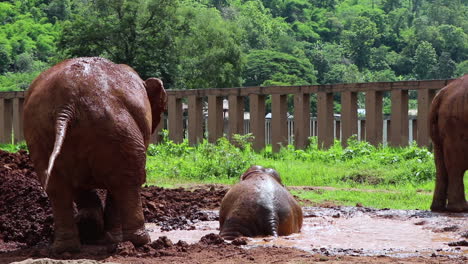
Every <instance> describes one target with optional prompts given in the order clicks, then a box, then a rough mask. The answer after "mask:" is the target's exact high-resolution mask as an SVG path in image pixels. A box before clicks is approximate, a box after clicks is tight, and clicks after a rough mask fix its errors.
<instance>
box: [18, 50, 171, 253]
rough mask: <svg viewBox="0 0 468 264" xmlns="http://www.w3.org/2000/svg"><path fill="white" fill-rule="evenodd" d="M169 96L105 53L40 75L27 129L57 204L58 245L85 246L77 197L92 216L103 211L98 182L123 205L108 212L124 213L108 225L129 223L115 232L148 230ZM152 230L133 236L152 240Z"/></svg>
mask: <svg viewBox="0 0 468 264" xmlns="http://www.w3.org/2000/svg"><path fill="white" fill-rule="evenodd" d="M165 99H166V95H165V91H164V88H163V86H162V82H161V81H159V80H157V79H149V80H147V81H146V82H144V81H143V80H141V79H140V77H139V76H138V74H137V73H136V72H135V71H133V69H131V68H130V67H129V66H126V65H121V64H114V63H112V62H110V61H108V60H105V59H102V58H77V59H70V60H66V61H63V62H61V63H59V64H57V65H55V66H53V67H52V68H50V69H49V70H47V71H45V72H43V73H42V74H41V75H40V76H39V77H37V78H36V80H34V82H33V83H32V85H31V87H30V89H29V91H28V94H27V96H26V99H25V104H24V135H25V138H26V142H27V144H28V148H29V151H30V155H31V159H32V160H33V163H34V166H35V169H36V172H37V173H38V176H39V178H40V179H41V181H42V183H43V186H44V189H45V190H46V192H47V194H48V195H49V198H50V200H51V203H52V207H53V212H54V218H55V233H56V236H55V242H54V248H55V249H56V250H57V251H64V250H68V249H73V248H75V247H76V245H79V242H77V241H76V240H77V238H78V236H77V233H78V232H77V229H76V226H75V225H74V223H73V211H72V203H73V201H75V202H77V205H78V208H80V207H81V208H83V212H87V213H86V214H87V215H102V212H101V213H98V211H99V210H101V211H102V208H101V204H100V203H99V204H98V203H97V202H95V201H96V195H95V194H92V193H90V192H89V190H92V189H95V188H102V189H107V190H108V200H109V199H110V200H113V201H114V203H115V206H106V211H107V210H110V208H113V210H115V211H116V212H113V213H112V212H106V213H105V215H115V216H116V218H119V219H120V223H118V224H109V223H106V224H105V225H106V226H109V225H110V226H113V227H114V230H113V231H120V230H117V229H118V228H115V226H119V227H121V232H122V233H123V235H121V234H114V236H115V237H122V236H123V239H126V236H127V237H131V236H133V235H132V234H134V233H141V232H142V230H143V231H144V219H143V213H142V210H141V202H140V197H139V191H140V186H141V185H142V184H143V183H144V182H145V179H146V172H145V163H146V148H147V146H148V144H149V140H150V135H151V133H152V131H153V130H154V128H155V127H156V126H157V125H158V123H159V121H160V114H161V112H162V111H164V107H165ZM93 201H94V202H93ZM109 203H111V202H110V201H109ZM81 204H82V205H81ZM107 207H109V208H107ZM92 211H94V212H92ZM107 220H108V221H111V220H110V219H107ZM97 221H98V220H97ZM97 225H98V226H99V225H100V224H97ZM107 231H110V230H107ZM144 236H145V238H143V239H134V240H135V241H132V242H134V243H135V242H136V243H138V242H137V241H136V240H140V242H144V241H143V240H145V241H146V242H147V241H149V237H148V236H147V234H146V235H144Z"/></svg>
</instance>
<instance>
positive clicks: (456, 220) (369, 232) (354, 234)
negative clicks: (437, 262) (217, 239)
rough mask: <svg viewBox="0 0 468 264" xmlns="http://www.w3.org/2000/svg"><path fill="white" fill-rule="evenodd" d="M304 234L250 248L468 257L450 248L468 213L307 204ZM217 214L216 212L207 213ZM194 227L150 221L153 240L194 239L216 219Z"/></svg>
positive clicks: (213, 227) (464, 235)
mask: <svg viewBox="0 0 468 264" xmlns="http://www.w3.org/2000/svg"><path fill="white" fill-rule="evenodd" d="M303 210H304V215H305V218H304V224H303V228H302V232H301V233H300V234H292V235H289V236H284V237H278V238H273V237H258V238H249V242H248V245H247V246H245V247H247V248H251V247H258V246H263V247H271V246H279V247H293V248H298V249H302V250H305V251H308V252H311V253H320V254H324V255H356V256H378V255H386V256H392V257H411V256H431V255H446V256H454V257H460V256H468V247H466V246H449V243H451V242H457V241H463V240H468V214H440V213H432V212H428V211H417V210H410V211H406V210H374V209H369V208H359V207H336V208H320V207H307V208H303ZM206 213H208V214H211V215H217V214H218V212H217V211H207V212H206ZM194 226H195V229H194V230H173V231H168V232H162V231H161V230H160V229H159V228H158V226H157V225H155V224H147V229H148V230H149V231H150V235H151V238H152V239H153V240H155V239H157V238H158V237H159V236H167V237H168V238H169V239H171V240H172V241H173V242H177V241H178V240H183V241H186V242H187V243H196V242H198V241H199V240H200V238H201V237H202V236H204V235H206V234H209V233H216V234H217V233H218V232H219V230H218V228H219V224H218V222H217V221H203V222H198V223H195V225H194Z"/></svg>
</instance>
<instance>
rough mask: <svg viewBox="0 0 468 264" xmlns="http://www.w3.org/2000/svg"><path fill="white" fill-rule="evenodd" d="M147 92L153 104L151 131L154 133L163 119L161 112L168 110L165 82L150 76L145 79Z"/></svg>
mask: <svg viewBox="0 0 468 264" xmlns="http://www.w3.org/2000/svg"><path fill="white" fill-rule="evenodd" d="M145 87H146V93H147V94H148V98H149V100H150V104H151V114H152V118H153V120H152V126H151V133H154V130H156V127H157V126H158V124H159V121H160V120H161V113H163V112H164V111H166V107H167V94H166V91H165V90H164V85H163V82H162V81H161V80H160V79H158V78H149V79H147V80H146V81H145Z"/></svg>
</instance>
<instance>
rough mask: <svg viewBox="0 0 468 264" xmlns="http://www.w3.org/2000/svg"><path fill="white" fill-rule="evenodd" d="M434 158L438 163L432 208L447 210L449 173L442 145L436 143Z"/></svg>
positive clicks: (436, 163)
mask: <svg viewBox="0 0 468 264" xmlns="http://www.w3.org/2000/svg"><path fill="white" fill-rule="evenodd" d="M434 158H435V165H436V182H435V190H434V197H433V199H432V205H431V210H432V211H445V210H446V205H447V187H448V175H447V169H446V166H445V159H444V152H443V150H442V147H441V146H440V145H436V144H434Z"/></svg>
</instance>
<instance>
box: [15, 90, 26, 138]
mask: <svg viewBox="0 0 468 264" xmlns="http://www.w3.org/2000/svg"><path fill="white" fill-rule="evenodd" d="M23 105H24V98H18V97H16V98H13V134H14V139H15V143H18V142H20V141H22V140H24V133H23Z"/></svg>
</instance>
